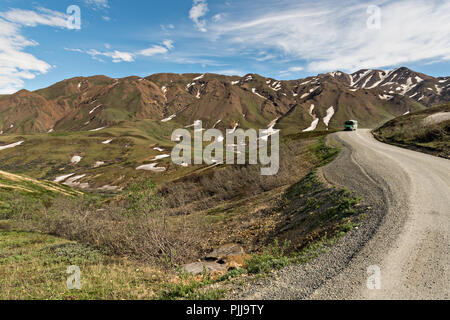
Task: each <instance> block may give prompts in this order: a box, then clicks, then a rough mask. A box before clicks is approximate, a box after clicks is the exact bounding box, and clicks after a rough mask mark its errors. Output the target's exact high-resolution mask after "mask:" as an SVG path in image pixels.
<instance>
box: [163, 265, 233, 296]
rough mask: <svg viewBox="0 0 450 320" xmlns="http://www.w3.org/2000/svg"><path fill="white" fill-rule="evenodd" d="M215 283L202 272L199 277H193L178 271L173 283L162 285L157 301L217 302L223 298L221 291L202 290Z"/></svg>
mask: <svg viewBox="0 0 450 320" xmlns="http://www.w3.org/2000/svg"><path fill="white" fill-rule="evenodd" d="M215 282H217V280H213V279H212V278H211V276H209V275H208V274H207V273H206V270H205V271H204V273H203V275H201V276H200V277H198V276H193V275H190V274H187V273H183V271H181V270H179V273H178V278H177V279H175V281H172V282H167V283H164V284H163V286H162V288H161V290H160V292H159V295H158V299H159V300H179V299H186V300H219V299H221V298H222V297H223V295H224V291H223V290H221V289H204V287H205V286H208V285H210V284H212V283H215Z"/></svg>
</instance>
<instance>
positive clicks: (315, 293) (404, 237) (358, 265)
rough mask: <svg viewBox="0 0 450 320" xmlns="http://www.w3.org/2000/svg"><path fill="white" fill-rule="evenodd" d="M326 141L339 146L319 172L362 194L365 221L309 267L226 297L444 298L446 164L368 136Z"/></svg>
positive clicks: (448, 204)
mask: <svg viewBox="0 0 450 320" xmlns="http://www.w3.org/2000/svg"><path fill="white" fill-rule="evenodd" d="M330 138H331V139H334V140H336V141H338V142H340V143H341V144H342V145H343V146H344V148H343V151H342V152H341V154H340V155H339V157H338V158H337V159H336V160H335V161H333V162H332V163H331V164H329V165H328V166H326V167H324V168H322V170H321V174H322V176H323V177H324V178H325V179H326V180H327V181H328V182H329V183H331V184H334V185H336V186H343V187H346V188H348V189H351V190H353V191H355V192H356V193H357V194H358V195H360V196H362V197H363V199H364V200H363V201H364V202H365V204H367V205H369V206H371V207H372V209H371V211H370V213H369V214H368V215H367V218H366V219H365V220H364V222H363V223H362V224H361V226H360V227H359V228H358V229H355V230H353V231H352V232H350V233H348V234H347V236H346V237H345V238H344V239H343V240H342V241H340V242H339V243H338V244H337V245H336V246H334V247H333V248H332V249H331V250H330V251H329V252H327V253H325V254H323V255H321V256H320V257H318V258H317V259H315V260H314V261H313V262H311V263H309V264H306V265H297V266H289V267H287V268H285V269H283V270H280V271H278V272H276V273H275V274H274V276H273V277H270V278H266V279H262V280H259V281H257V282H256V283H252V284H251V285H249V286H246V287H244V288H242V289H240V290H236V291H235V292H234V294H233V298H238V299H449V288H450V278H449V270H448V268H449V254H450V250H449V249H450V243H449V232H450V161H449V160H446V159H442V158H438V157H434V156H431V155H427V154H423V153H419V152H415V151H411V150H407V149H402V148H399V147H395V146H391V145H387V144H383V143H381V142H378V141H376V140H375V139H374V138H373V137H372V134H371V133H370V131H369V130H358V131H356V132H339V133H336V134H333V135H331V136H330ZM378 270H379V274H376V272H377V271H378ZM374 277H376V280H374ZM368 282H369V283H371V284H377V285H375V286H373V285H372V286H370V285H368ZM378 285H379V287H378ZM369 287H371V288H370V289H369Z"/></svg>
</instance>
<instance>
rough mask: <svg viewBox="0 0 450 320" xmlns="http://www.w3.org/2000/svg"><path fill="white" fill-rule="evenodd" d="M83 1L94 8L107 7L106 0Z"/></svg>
mask: <svg viewBox="0 0 450 320" xmlns="http://www.w3.org/2000/svg"><path fill="white" fill-rule="evenodd" d="M84 3H86V4H87V5H90V6H93V7H94V8H99V9H102V8H109V4H108V0H84Z"/></svg>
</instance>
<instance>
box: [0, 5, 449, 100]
mask: <svg viewBox="0 0 450 320" xmlns="http://www.w3.org/2000/svg"><path fill="white" fill-rule="evenodd" d="M338 3H339V4H338ZM71 5H75V6H78V7H79V8H80V13H81V16H80V21H81V25H80V26H78V25H76V24H75V25H74V24H72V25H68V24H67V20H68V19H69V18H70V16H71V15H72V13H73V11H71V12H70V14H67V9H68V8H69V6H71ZM448 21H450V2H449V1H445V0H441V1H437V0H398V1H384V0H375V1H356V0H347V1H339V2H336V1H332V0H308V1H300V0H295V1H291V0H278V1H273V0H271V1H267V0H259V1H250V0H166V1H156V0H148V1H142V0H128V1H125V0H68V1H66V0H46V1H39V0H37V1H24V0H2V1H1V2H0V93H11V92H15V91H17V90H20V89H22V88H26V89H28V90H35V89H38V88H42V87H46V86H48V85H51V84H53V83H55V82H57V81H61V80H63V79H66V78H71V77H75V76H90V75H96V74H104V75H107V76H110V77H125V76H129V75H137V76H147V75H150V74H152V73H159V72H175V73H187V72H193V73H205V72H214V73H223V74H236V75H244V74H246V73H259V74H262V75H264V76H270V77H273V78H277V79H297V78H303V77H306V76H309V75H316V74H318V73H323V72H329V71H334V70H342V71H345V72H354V71H356V70H358V69H361V68H380V69H391V68H395V67H399V66H407V67H410V68H412V69H414V70H416V71H420V72H424V73H427V74H431V75H434V76H448V75H450V23H449V22H448Z"/></svg>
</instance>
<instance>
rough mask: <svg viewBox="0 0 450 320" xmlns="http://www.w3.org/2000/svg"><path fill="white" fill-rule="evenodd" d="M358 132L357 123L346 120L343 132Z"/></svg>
mask: <svg viewBox="0 0 450 320" xmlns="http://www.w3.org/2000/svg"><path fill="white" fill-rule="evenodd" d="M356 130H358V121H356V120H348V121H345V131H356Z"/></svg>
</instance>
